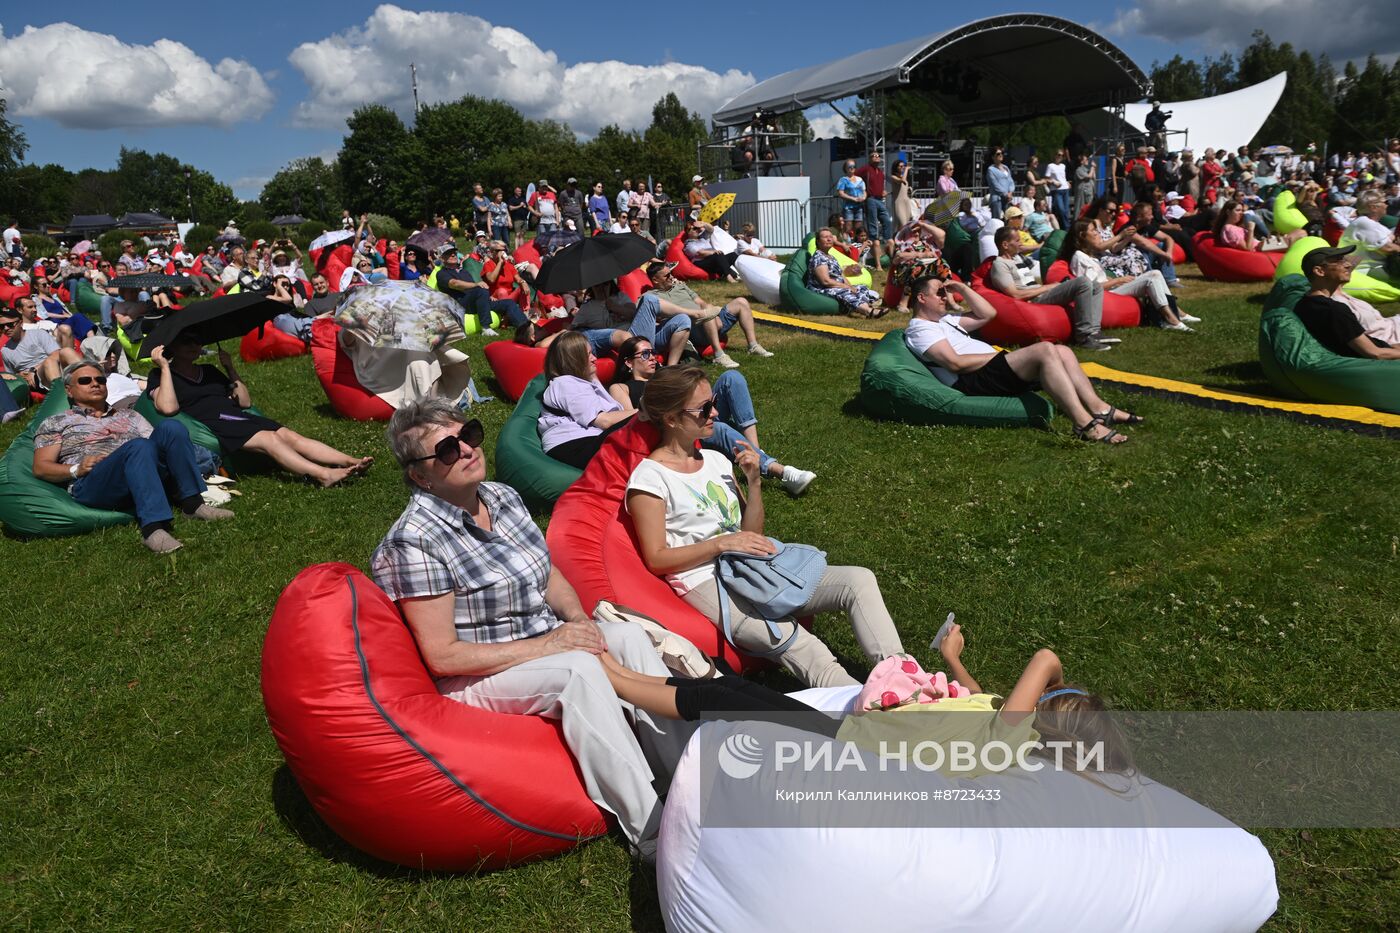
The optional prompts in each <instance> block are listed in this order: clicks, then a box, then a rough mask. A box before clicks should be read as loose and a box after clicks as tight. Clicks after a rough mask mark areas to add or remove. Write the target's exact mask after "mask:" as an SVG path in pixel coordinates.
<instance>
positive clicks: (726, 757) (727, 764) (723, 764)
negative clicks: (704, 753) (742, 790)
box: [718, 732, 763, 781]
mask: <svg viewBox="0 0 1400 933" xmlns="http://www.w3.org/2000/svg"><path fill="white" fill-rule="evenodd" d="M718 757H719V767H720V770H721V771H723V772H724V773H725V774H727V775H729V776H730V777H732V778H734V779H735V780H738V781H742V780H744V779H745V778H751V777H753V776H754V775H755V774H757V773H758V769H759V768H760V767H761V766H762V765H763V746H762V745H761V744H760V743H759V741H758V739H756V738H754V737H753V736H751V735H749V734H748V733H746V732H736V733H734V734H733V735H731V736H729V737H728V738H726V739H725V740H724V742H723V743H722V744H721V745H720V747H719V753H718Z"/></svg>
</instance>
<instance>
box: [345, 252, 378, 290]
mask: <svg viewBox="0 0 1400 933" xmlns="http://www.w3.org/2000/svg"><path fill="white" fill-rule="evenodd" d="M374 274H375V273H374V262H373V261H372V260H371V259H370V258H369V257H368V256H366V255H364V254H360V255H358V256H356V257H355V260H354V261H353V262H352V263H351V264H350V265H349V267H347V268H346V270H345V271H344V272H342V273H341V274H340V290H341V291H342V292H346V291H349V290H350V289H352V288H355V287H357V286H360V285H369V284H371V283H372V282H373V281H374V279H373V276H374Z"/></svg>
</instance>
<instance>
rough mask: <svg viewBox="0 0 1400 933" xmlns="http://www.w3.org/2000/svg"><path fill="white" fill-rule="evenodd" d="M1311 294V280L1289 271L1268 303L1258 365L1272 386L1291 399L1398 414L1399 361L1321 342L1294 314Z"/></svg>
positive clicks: (1279, 282) (1276, 284) (1265, 307)
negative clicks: (1339, 350) (1341, 352)
mask: <svg viewBox="0 0 1400 933" xmlns="http://www.w3.org/2000/svg"><path fill="white" fill-rule="evenodd" d="M1307 293H1308V280H1307V279H1305V278H1303V277H1302V276H1301V275H1290V276H1285V277H1284V278H1282V279H1280V280H1279V281H1278V282H1277V283H1275V285H1274V289H1273V291H1271V292H1269V296H1268V298H1267V299H1266V300H1265V302H1264V309H1265V310H1264V313H1263V315H1261V316H1260V318H1259V365H1260V366H1262V367H1263V369H1264V374H1265V375H1266V376H1268V378H1269V381H1270V382H1271V383H1273V385H1274V388H1276V389H1278V390H1279V391H1280V392H1282V393H1283V394H1284V395H1287V396H1288V397H1290V398H1300V399H1307V400H1309V401H1316V402H1329V403H1331V404H1334V405H1360V406H1362V407H1363V408H1374V409H1376V410H1377V411H1388V412H1394V413H1397V414H1400V361H1396V360H1362V359H1354V358H1352V357H1347V356H1338V355H1337V354H1335V353H1333V352H1332V351H1331V350H1328V349H1327V348H1326V347H1324V346H1323V345H1322V344H1320V343H1318V342H1317V341H1316V340H1315V339H1314V338H1313V335H1312V334H1310V333H1308V330H1307V328H1306V327H1304V326H1303V322H1302V321H1300V320H1299V319H1298V315H1296V314H1294V313H1293V306H1294V305H1295V304H1297V303H1298V299H1299V298H1302V297H1303V296H1304V295H1306V294H1307Z"/></svg>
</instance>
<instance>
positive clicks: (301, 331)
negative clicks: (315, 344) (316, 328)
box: [272, 314, 311, 343]
mask: <svg viewBox="0 0 1400 933" xmlns="http://www.w3.org/2000/svg"><path fill="white" fill-rule="evenodd" d="M272 326H273V327H275V328H277V329H278V330H280V331H281V332H282V333H284V334H291V335H292V336H293V337H297V338H299V339H301V340H302V341H305V342H306V343H310V342H311V318H309V317H300V316H299V315H296V314H279V315H277V316H276V317H275V318H273V319H272Z"/></svg>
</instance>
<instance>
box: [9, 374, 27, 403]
mask: <svg viewBox="0 0 1400 933" xmlns="http://www.w3.org/2000/svg"><path fill="white" fill-rule="evenodd" d="M5 388H7V389H9V390H10V394H11V395H13V396H14V399H15V404H16V405H18V406H19V407H20V408H28V407H29V383H27V382H25V381H24V380H23V379H11V378H10V377H9V376H6V377H5Z"/></svg>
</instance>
